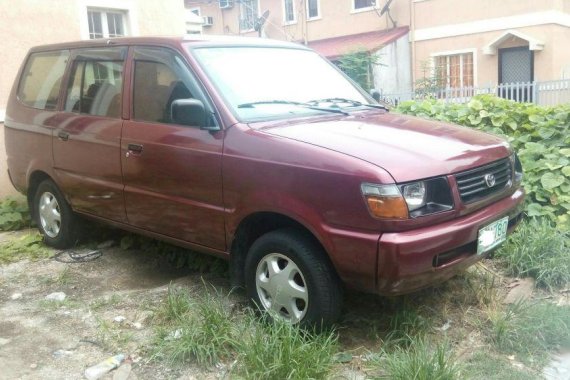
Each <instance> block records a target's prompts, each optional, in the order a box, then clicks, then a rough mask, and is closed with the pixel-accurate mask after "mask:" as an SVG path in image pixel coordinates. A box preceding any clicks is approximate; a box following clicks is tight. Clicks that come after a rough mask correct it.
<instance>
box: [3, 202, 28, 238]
mask: <svg viewBox="0 0 570 380" xmlns="http://www.w3.org/2000/svg"><path fill="white" fill-rule="evenodd" d="M31 222H32V220H31V218H30V212H29V211H28V204H27V203H26V200H25V199H16V198H12V197H7V198H4V199H3V200H2V201H0V231H15V230H21V229H22V228H24V227H29V226H30V224H31Z"/></svg>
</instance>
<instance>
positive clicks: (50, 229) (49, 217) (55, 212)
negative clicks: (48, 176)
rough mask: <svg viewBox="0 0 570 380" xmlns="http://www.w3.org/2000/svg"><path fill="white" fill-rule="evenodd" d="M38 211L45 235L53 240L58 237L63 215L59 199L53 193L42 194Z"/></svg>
mask: <svg viewBox="0 0 570 380" xmlns="http://www.w3.org/2000/svg"><path fill="white" fill-rule="evenodd" d="M38 211H39V215H40V223H41V225H42V229H43V230H44V232H45V234H46V235H47V236H49V237H51V238H54V237H56V236H57V235H58V234H59V230H60V228H61V213H60V211H59V204H58V203H57V199H55V196H54V195H53V194H52V193H49V192H45V193H43V194H42V196H41V197H40V204H39V207H38Z"/></svg>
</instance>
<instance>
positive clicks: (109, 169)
mask: <svg viewBox="0 0 570 380" xmlns="http://www.w3.org/2000/svg"><path fill="white" fill-rule="evenodd" d="M126 53H127V48H126V47H109V48H93V49H80V50H74V51H73V53H72V63H71V72H70V75H69V79H68V81H67V82H68V86H67V91H66V96H65V104H64V109H63V112H62V113H61V115H60V116H59V117H60V121H59V123H58V127H57V129H56V130H55V132H54V139H53V159H54V169H55V171H56V174H57V176H58V183H59V185H60V186H61V188H62V190H63V192H64V193H65V194H66V195H68V196H69V198H70V201H71V204H72V205H73V208H74V209H76V210H78V211H82V212H86V213H89V214H93V215H96V216H100V217H103V218H106V219H111V220H115V221H119V222H126V215H125V203H124V197H123V179H122V173H121V159H120V142H121V128H122V125H123V120H122V118H121V104H122V92H123V91H122V90H123V66H124V63H125V60H126Z"/></svg>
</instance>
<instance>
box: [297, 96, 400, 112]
mask: <svg viewBox="0 0 570 380" xmlns="http://www.w3.org/2000/svg"><path fill="white" fill-rule="evenodd" d="M307 103H308V104H314V105H319V104H321V103H332V104H334V105H337V106H338V104H339V103H348V104H350V105H351V106H353V107H370V108H376V109H381V110H385V111H389V109H388V107H386V106H383V105H381V104H369V103H362V102H359V101H358V100H352V99H345V98H325V99H318V100H311V101H310V102H307Z"/></svg>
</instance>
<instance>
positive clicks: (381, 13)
mask: <svg viewBox="0 0 570 380" xmlns="http://www.w3.org/2000/svg"><path fill="white" fill-rule="evenodd" d="M392 1H393V0H388V1H387V2H386V5H384V7H383V8H382V10H381V11H380V16H382V15H383V14H384V13H386V12H390V4H392Z"/></svg>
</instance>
